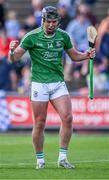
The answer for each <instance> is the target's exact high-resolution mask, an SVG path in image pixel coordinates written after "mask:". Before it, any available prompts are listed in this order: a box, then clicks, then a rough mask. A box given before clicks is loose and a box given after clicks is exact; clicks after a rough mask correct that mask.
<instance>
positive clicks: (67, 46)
mask: <svg viewBox="0 0 109 180" xmlns="http://www.w3.org/2000/svg"><path fill="white" fill-rule="evenodd" d="M64 40H65V45H64V49H65V50H67V49H71V48H72V47H73V44H72V42H71V39H70V36H69V35H68V34H67V33H66V34H65V37H64Z"/></svg>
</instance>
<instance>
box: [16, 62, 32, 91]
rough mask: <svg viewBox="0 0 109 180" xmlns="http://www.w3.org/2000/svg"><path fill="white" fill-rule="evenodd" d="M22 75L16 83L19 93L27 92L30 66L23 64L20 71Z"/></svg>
mask: <svg viewBox="0 0 109 180" xmlns="http://www.w3.org/2000/svg"><path fill="white" fill-rule="evenodd" d="M21 75H22V77H21V78H20V80H19V83H18V92H19V93H20V94H28V93H29V89H30V67H29V66H28V65H25V66H24V67H23V68H22V71H21Z"/></svg>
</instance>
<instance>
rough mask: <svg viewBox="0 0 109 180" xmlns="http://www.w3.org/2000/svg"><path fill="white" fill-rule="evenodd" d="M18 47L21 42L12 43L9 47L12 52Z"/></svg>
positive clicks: (14, 41)
mask: <svg viewBox="0 0 109 180" xmlns="http://www.w3.org/2000/svg"><path fill="white" fill-rule="evenodd" d="M18 45H19V41H18V40H13V41H11V42H10V45H9V50H10V51H14V50H15V49H16V47H17V46H18Z"/></svg>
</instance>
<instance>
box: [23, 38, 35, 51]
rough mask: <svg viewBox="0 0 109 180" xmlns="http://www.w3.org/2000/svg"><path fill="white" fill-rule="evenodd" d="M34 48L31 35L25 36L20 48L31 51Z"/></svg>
mask: <svg viewBox="0 0 109 180" xmlns="http://www.w3.org/2000/svg"><path fill="white" fill-rule="evenodd" d="M33 46H34V42H33V41H32V37H31V35H25V36H24V38H23V39H22V40H21V43H20V47H21V48H23V49H25V50H29V49H31V48H32V47H33Z"/></svg>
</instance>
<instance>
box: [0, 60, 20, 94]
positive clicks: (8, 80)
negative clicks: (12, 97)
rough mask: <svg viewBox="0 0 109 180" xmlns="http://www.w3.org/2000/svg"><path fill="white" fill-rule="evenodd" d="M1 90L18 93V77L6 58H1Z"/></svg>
mask: <svg viewBox="0 0 109 180" xmlns="http://www.w3.org/2000/svg"><path fill="white" fill-rule="evenodd" d="M0 90H4V91H16V90H17V77H16V73H15V70H14V69H13V66H12V64H10V63H9V62H8V61H7V59H6V57H4V58H3V57H2V58H0Z"/></svg>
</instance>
